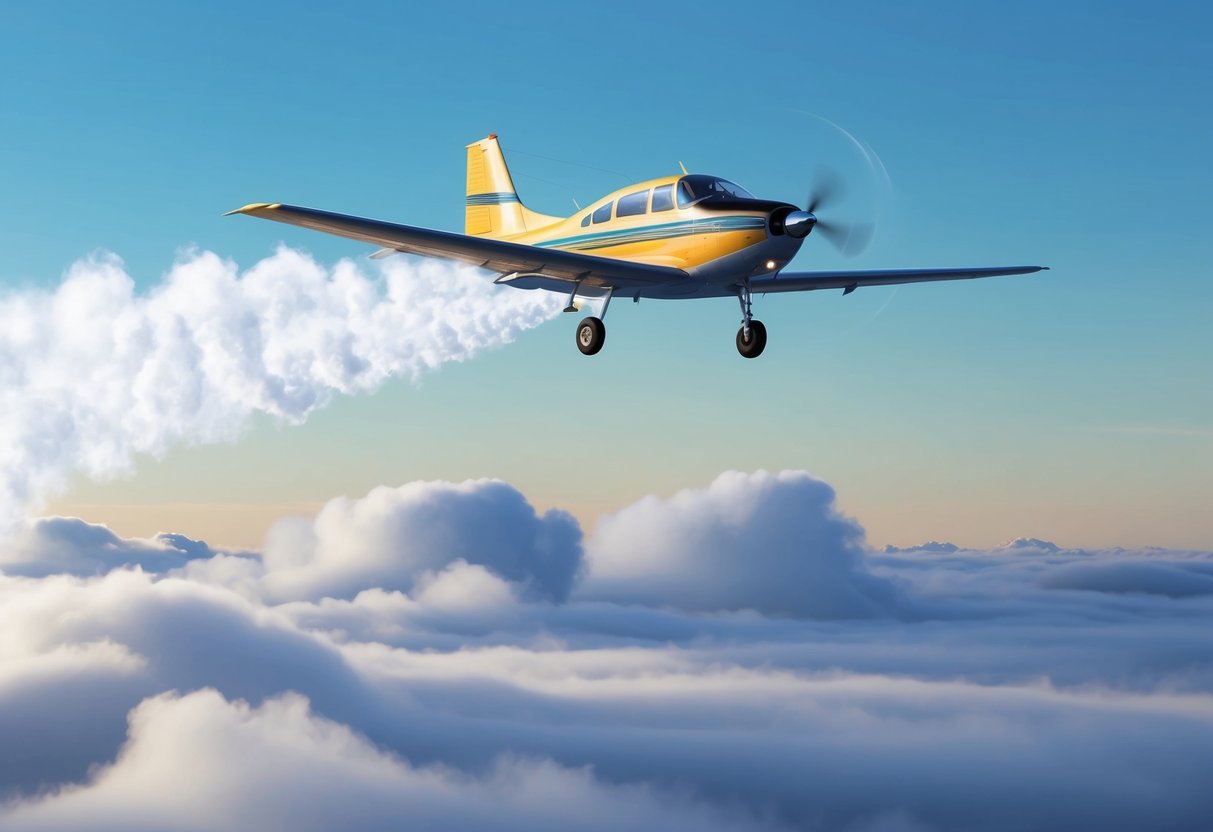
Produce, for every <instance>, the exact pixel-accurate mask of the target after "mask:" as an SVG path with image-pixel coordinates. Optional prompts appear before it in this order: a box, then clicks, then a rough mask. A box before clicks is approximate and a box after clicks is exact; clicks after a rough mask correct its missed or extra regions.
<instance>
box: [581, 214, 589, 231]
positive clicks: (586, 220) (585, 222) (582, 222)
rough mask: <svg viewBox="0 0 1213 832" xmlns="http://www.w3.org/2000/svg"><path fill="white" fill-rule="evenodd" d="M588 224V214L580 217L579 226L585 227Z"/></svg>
mask: <svg viewBox="0 0 1213 832" xmlns="http://www.w3.org/2000/svg"><path fill="white" fill-rule="evenodd" d="M589 224H590V215H589V214H586V215H585V216H584V217H582V218H581V227H582V228H585V227H586V226H587V225H589Z"/></svg>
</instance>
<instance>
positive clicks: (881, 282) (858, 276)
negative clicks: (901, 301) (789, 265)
mask: <svg viewBox="0 0 1213 832" xmlns="http://www.w3.org/2000/svg"><path fill="white" fill-rule="evenodd" d="M1048 268H1049V267H1048V266H992V267H984V268H977V269H877V270H873V271H856V272H782V273H781V274H779V275H776V276H775V277H756V278H750V291H752V292H754V294H759V293H763V294H769V293H771V292H811V291H813V290H815V289H842V290H843V292H844V294H846V293H849V292H852V291H854V290H855V289H857V288H859V287H860V286H899V285H901V284H902V283H927V282H930V281H933V280H972V279H974V278H978V277H1001V276H1003V275H1011V274H1032V273H1033V272H1039V271H1046V270H1048Z"/></svg>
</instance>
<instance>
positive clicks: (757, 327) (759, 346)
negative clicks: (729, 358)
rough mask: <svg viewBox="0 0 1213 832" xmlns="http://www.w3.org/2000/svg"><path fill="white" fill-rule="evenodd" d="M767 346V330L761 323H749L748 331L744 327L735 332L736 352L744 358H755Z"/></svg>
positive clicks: (752, 321)
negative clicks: (747, 332)
mask: <svg viewBox="0 0 1213 832" xmlns="http://www.w3.org/2000/svg"><path fill="white" fill-rule="evenodd" d="M766 346H767V328H766V327H765V326H763V325H762V321H754V320H751V321H750V331H749V334H748V335H747V334H746V328H745V327H744V326H742V327H741V329H739V330H737V351H738V352H739V353H741V354H742V356H744V357H745V358H757V357H758V356H760V355H762V351H763V350H764V349H766Z"/></svg>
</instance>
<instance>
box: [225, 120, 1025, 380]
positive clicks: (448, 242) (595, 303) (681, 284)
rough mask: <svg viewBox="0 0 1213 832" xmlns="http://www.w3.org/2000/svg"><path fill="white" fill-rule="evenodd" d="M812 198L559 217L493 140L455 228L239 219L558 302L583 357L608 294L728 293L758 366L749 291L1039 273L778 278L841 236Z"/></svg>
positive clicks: (349, 219) (691, 177)
mask: <svg viewBox="0 0 1213 832" xmlns="http://www.w3.org/2000/svg"><path fill="white" fill-rule="evenodd" d="M822 201H823V200H822V199H820V198H819V197H810V199H809V202H808V204H807V205H806V207H805V208H800V207H799V206H796V205H792V204H791V203H786V202H775V201H770V200H764V199H757V198H755V197H754V196H752V195H751V194H750V193H749V192H748V191H746V190H745V189H744V188H742V187H740V186H739V185H735V184H733V183H732V182H730V181H728V180H727V179H721V178H720V177H716V176H707V175H703V174H688V173H687V172H686V168H685V167H684V168H683V172H682V174H680V175H677V176H664V177H661V178H658V179H650V180H648V181H647V182H640V183H638V184H635V185H629V186H628V187H626V188H620V189H619V190H617V191H614V192H612V193H610V194H607V195H606V196H604V197H602V198H601V199H599V200H596V201H595V202H594V203H592V204H591V206H590V207H589V208H587V209H585V210H583V211H578V212H577V213H575V214H573V215H572V216H570V217H553V216H547V215H545V214H539V213H536V212H534V211H531V210H530V209H528V208H527V207H526V206H525V205H523V204H522V201H521V200H520V199H519V198H518V191H517V190H516V189H515V187H514V181H513V179H512V178H511V177H510V171H509V168H508V167H506V163H505V156H504V155H503V154H502V151H501V145H500V143H499V142H498V140H497V135H496V134H495V133H494V134H491V135H489V136H488V138H485V139H481V140H480V141H477V142H473V143H472V144H470V145H467V206H466V212H465V215H464V233H463V234H455V233H451V232H448V231H436V230H432V229H429V228H419V227H416V226H411V225H397V224H395V223H389V222H381V221H379V220H370V219H363V218H361V217H354V216H348V215H345V214H334V213H330V212H328V211H318V210H316V209H314V208H301V207H298V206H294V205H282V204H280V203H264V202H258V203H253V204H251V205H245V206H244V207H243V208H238V209H236V210H235V211H229V212H228V214H226V215H225V216H227V215H230V214H248V215H249V216H253V217H262V218H264V219H268V220H274V221H276V222H284V223H289V224H291V225H299V226H303V227H304V228H311V229H314V230H316V231H324V232H326V233H329V234H336V235H338V236H341V237H348V238H351V239H354V240H361V241H364V242H367V243H372V244H374V245H376V246H380V247H381V248H380V249H379V251H376V252H375V253H374V254H372V255H370V256H371V257H372V258H376V259H378V258H383V257H389V256H391V255H394V254H397V253H401V252H403V253H407V254H417V255H424V256H428V257H442V258H447V259H450V260H457V261H460V262H463V263H468V264H471V265H473V266H477V267H479V268H482V269H486V270H488V271H491V272H496V273H497V274H498V275H499V276H498V277H497V279H496V280H495V281H494V282H495V283H500V284H504V285H506V286H512V287H514V288H516V289H546V290H548V291H552V292H560V293H564V294H567V295H568V303H567V305H566V308H565V309H564V311H565V312H576V311H579V310H580V309H587V310H588V311H589V312H590V313H591V314H590V316H589V317H587V318H585V319H584V320H582V321H581V323H580V324H579V325H578V327H577V337H576V341H577V348H578V349H580V350H581V352H583V353H584V354H586V355H594V354H595V353H597V352H598V351H599V350H601V349H602V345H603V343H604V342H605V341H606V327H605V325H604V324H603V322H602V319H603V318H605V317H606V312H607V307H608V306H609V305H610V303H611V299H612V298H613V297H615V296H616V295H621V296H630V297H631V298H632V300H633V301H634V302H637V303H638V302H639V301H640V299H641V298H660V299H665V300H679V299H683V298H720V297H736V298H737V300H738V302H739V303H740V305H741V328H740V329H739V330H738V331H737V351H738V352H740V353H741V355H743V356H744V357H746V358H757V357H758V356H759V355H761V354H762V351H763V349H764V348H765V347H766V343H767V331H766V327H765V326H763V324H762V322H761V321H759V320H756V319H755V318H754V317H753V315H752V298H753V296H754V295H755V294H764V295H765V294H773V293H778V292H808V291H814V290H818V289H841V290H842V293H843V294H844V295H848V294H850V293H851V292H853V291H855V289H857V288H859V287H860V286H895V285H900V284H902V283H921V282H926V281H934V280H965V279H970V278H978V277H997V276H1000V275H1013V274H1031V273H1033V272H1038V271H1042V270H1044V269H1047V268H1048V267H1047V266H995V267H984V268H972V269H964V268H960V269H957V268H950V269H885V270H875V271H817V272H785V271H783V269H784V267H785V266H787V265H788V263H789V262H790V261H791V260H792V258H793V257H795V256H796V253H797V252H798V251H799V250H800V246H801V245H802V244H803V243H804V241H805V239H806V238H807V237H808V236H809V234H810V233H812V231H813V230H814V228H816V229H818V231H819V233H820V234H821V235H822V236H826V237H827V238H829V239H835V238H837V237H838V236H839V235H840V234H844V235H845V233H846V232H845V231H842V230H840V229H841V227H840V226H839V225H838V224H831V223H827V222H824V221H822V220H819V219H818V217H817V214H816V211H817V210H818V208H819V207H820V204H821V202H822Z"/></svg>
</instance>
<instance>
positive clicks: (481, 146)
mask: <svg viewBox="0 0 1213 832" xmlns="http://www.w3.org/2000/svg"><path fill="white" fill-rule="evenodd" d="M560 219H561V218H560V217H549V216H546V215H544V214H537V213H535V212H534V211H530V210H527V208H526V207H525V206H524V205H523V204H522V203H521V202H520V201H519V200H518V192H517V191H516V190H514V180H513V179H511V178H510V169H509V168H508V167H506V165H505V156H503V155H502V153H501V145H500V144H499V143H498V142H497V134H496V133H492V134H490V135H489V137H488V138H487V139H481V140H480V141H478V142H473V143H472V144H469V145H468V187H467V208H466V213H465V214H464V232H465V233H466V234H471V235H474V236H477V237H508V236H510V235H511V234H521V233H523V232H524V231H534V230H535V229H536V228H542V227H543V226H545V225H551V224H552V223H554V222H558V221H559V220H560Z"/></svg>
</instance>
